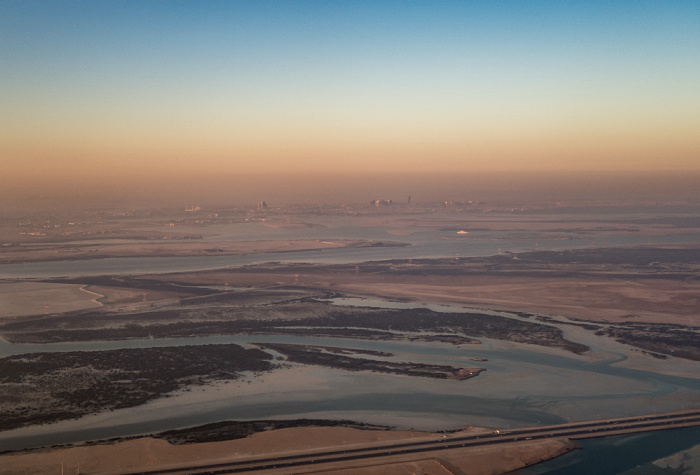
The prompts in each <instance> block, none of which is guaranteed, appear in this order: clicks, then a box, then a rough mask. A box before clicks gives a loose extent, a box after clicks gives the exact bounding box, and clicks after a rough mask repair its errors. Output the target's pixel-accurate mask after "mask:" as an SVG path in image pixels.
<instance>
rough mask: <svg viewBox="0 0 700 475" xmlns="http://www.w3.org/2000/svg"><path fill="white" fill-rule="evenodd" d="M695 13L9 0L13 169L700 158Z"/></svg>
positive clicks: (50, 180)
mask: <svg viewBox="0 0 700 475" xmlns="http://www.w3.org/2000/svg"><path fill="white" fill-rule="evenodd" d="M698 25H700V2H698V1H696V0H689V1H683V0H677V1H644V0H636V1H624V0H619V1H614V2H610V1H566V0H555V1H525V0H522V1H515V0H513V1H498V0H494V1H488V2H481V1H479V2H477V1H437V2H434V1H431V2H428V1H410V0H404V1H381V0H374V1H359V0H358V1H330V0H329V1H291V0H286V1H265V0H260V1H254V2H250V1H206V2H203V1H189V2H180V1H145V0H137V1H129V0H120V1H102V0H97V1H94V0H85V1H58V0H56V1H41V2H40V1H32V0H18V1H15V0H2V1H0V68H1V69H0V70H1V72H0V165H2V170H3V173H2V178H0V181H2V183H0V185H3V187H4V188H5V189H6V190H10V189H15V190H20V191H21V192H26V190H30V189H34V190H35V191H36V188H46V187H50V186H60V185H63V186H66V187H71V188H74V187H76V186H88V185H87V184H89V183H93V184H94V183H99V184H104V183H108V184H111V185H112V186H117V187H118V186H120V184H128V183H136V182H140V183H149V182H152V181H153V180H155V179H156V177H161V178H162V177H168V179H169V180H170V179H172V180H175V181H177V182H178V183H182V182H183V181H186V180H187V179H190V178H191V179H192V180H199V181H200V182H201V183H206V181H207V179H208V177H214V178H217V179H224V178H226V179H231V180H232V183H236V180H238V182H241V180H244V178H245V177H258V178H256V179H258V180H259V179H260V178H259V177H261V176H273V175H274V176H277V177H282V178H280V179H283V177H291V178H290V179H292V178H294V179H297V180H302V181H301V182H300V183H303V179H304V178H303V177H306V176H309V177H310V176H316V177H318V176H321V177H322V176H334V177H336V179H337V177H342V176H343V175H347V176H350V175H353V176H363V175H367V176H370V175H372V176H382V175H391V174H395V173H409V174H414V175H418V176H420V175H421V174H447V175H460V174H473V173H478V172H485V173H500V172H504V173H505V172H514V173H540V172H551V171H562V172H578V171H595V172H599V171H615V172H627V171H629V172H632V171H635V172H636V171H647V172H649V171H656V170H676V171H686V170H695V171H697V170H699V169H700V133H699V132H698V131H700V28H699V27H698ZM178 180H179V181H178ZM22 190H25V191H22Z"/></svg>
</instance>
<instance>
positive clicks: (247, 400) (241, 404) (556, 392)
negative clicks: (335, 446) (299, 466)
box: [0, 301, 700, 449]
mask: <svg viewBox="0 0 700 475" xmlns="http://www.w3.org/2000/svg"><path fill="white" fill-rule="evenodd" d="M363 302H364V304H365V305H370V304H374V303H375V302H373V301H363ZM346 303H357V302H354V301H352V302H346ZM385 305H387V306H393V305H397V306H410V305H413V306H415V304H405V303H392V302H388V303H385ZM438 309H439V310H441V311H450V310H461V311H466V310H465V309H457V308H455V309H453V308H451V307H444V306H438ZM563 327H564V328H566V327H565V326H563ZM576 333H577V337H578V339H579V341H580V342H582V343H586V344H589V345H590V346H591V347H592V351H591V352H589V353H587V354H585V355H574V354H572V353H569V352H566V351H564V350H560V349H552V348H545V347H539V346H536V345H525V344H515V343H509V342H504V341H499V340H491V339H485V338H482V339H480V340H481V341H482V343H481V344H475V345H460V346H455V345H451V344H446V343H434V342H430V343H427V342H418V341H412V342H411V341H365V340H354V339H344V338H317V337H297V336H284V335H234V336H212V337H201V338H180V339H164V340H130V341H113V342H84V343H60V344H48V345H10V344H7V343H0V355H2V356H5V355H9V354H21V353H28V352H34V351H50V352H53V351H75V350H86V351H93V350H99V349H117V348H136V347H149V346H178V345H188V344H210V343H236V344H243V345H247V344H251V343H256V342H261V343H264V342H271V343H294V344H306V345H319V346H335V347H343V348H356V349H363V350H377V351H383V352H390V353H392V354H393V356H392V357H391V360H394V361H416V362H424V363H435V364H446V365H452V366H459V367H479V368H485V369H486V371H485V372H482V373H481V374H480V375H479V376H478V377H476V378H472V379H469V380H465V381H454V380H441V379H432V378H418V377H410V376H402V375H393V374H378V373H372V372H367V371H358V372H349V371H342V370H336V369H329V368H323V367H315V366H307V367H301V366H293V367H292V368H290V369H280V370H275V371H273V372H271V373H264V374H263V375H262V376H261V377H254V376H253V375H244V377H243V378H242V379H241V380H238V381H235V382H230V383H217V384H214V385H212V386H208V387H195V388H193V389H192V390H191V391H186V392H182V393H178V394H175V395H173V397H169V398H164V399H159V400H156V401H152V402H149V403H147V404H145V405H143V406H140V407H135V408H129V409H120V410H116V411H113V412H110V413H104V414H97V415H93V416H88V417H84V418H82V419H80V420H77V421H65V422H60V423H57V424H52V425H49V426H41V427H28V428H22V429H17V430H13V431H7V432H2V433H0V445H2V446H3V447H4V448H6V449H18V448H25V447H32V446H42V445H47V444H48V445H51V444H58V443H70V442H80V441H84V440H91V439H106V438H112V437H125V436H132V435H139V434H146V433H152V432H157V431H162V430H168V429H174V428H178V427H185V426H191V425H199V424H205V423H209V422H215V421H219V420H225V419H247V420H254V419H265V418H271V419H273V418H274V419H296V418H330V419H352V420H355V421H360V422H369V423H375V424H386V425H390V426H395V427H398V428H415V429H420V430H430V431H435V430H452V429H457V428H460V427H464V426H468V425H473V426H486V427H494V428H513V427H521V426H530V425H547V424H557V423H562V422H566V421H577V420H588V419H599V418H606V417H621V416H630V415H638V414H648V413H654V412H666V411H672V410H677V409H685V408H690V407H694V406H695V405H696V404H697V401H698V400H699V399H700V378H694V377H681V376H672V375H669V374H663V371H661V370H662V369H663V367H661V368H660V369H661V370H660V369H659V365H662V366H663V365H664V364H666V365H669V368H670V367H671V366H673V365H674V364H676V362H674V361H673V359H669V360H666V361H663V362H659V361H657V360H652V359H651V358H650V357H646V358H648V360H649V362H650V363H652V362H653V363H654V365H655V366H654V368H656V369H651V370H641V369H635V368H631V367H624V366H620V365H619V364H620V363H624V362H626V361H627V357H628V355H629V353H630V352H629V350H628V349H627V348H626V347H624V346H623V345H620V344H618V343H616V342H614V341H612V340H610V339H607V338H604V337H597V336H595V335H593V334H592V333H590V332H581V331H577V332H576ZM582 335H583V336H585V337H586V338H585V340H583V339H582ZM635 357H637V358H639V356H638V355H636V356H635ZM473 358H479V359H486V360H487V361H474V360H473ZM682 364H683V365H684V366H685V367H686V374H688V373H689V374H700V363H697V362H682Z"/></svg>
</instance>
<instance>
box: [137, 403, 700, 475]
mask: <svg viewBox="0 0 700 475" xmlns="http://www.w3.org/2000/svg"><path fill="white" fill-rule="evenodd" d="M691 425H700V410H691V411H685V412H676V413H671V414H653V415H648V416H639V417H629V418H620V419H606V420H600V421H588V422H577V423H571V424H561V425H557V426H547V427H528V428H523V429H512V430H503V431H494V432H489V433H481V434H477V435H468V436H449V435H446V436H444V437H443V438H441V439H431V440H423V441H417V442H400V441H398V442H395V443H387V442H383V443H378V444H377V445H374V446H369V447H368V446H365V447H362V448H347V449H343V448H338V449H337V450H328V451H322V452H309V453H299V454H296V455H286V456H280V457H274V456H273V457H269V456H267V457H264V458H255V459H253V458H249V459H247V460H238V461H233V462H226V463H217V464H208V465H192V466H190V467H182V468H177V469H169V470H154V471H149V472H137V473H142V474H146V475H165V474H183V473H187V474H225V473H244V472H258V471H263V470H273V469H283V468H293V467H302V466H305V465H306V466H312V465H318V464H322V463H324V464H325V463H338V462H349V461H358V460H371V459H374V458H377V457H387V456H399V455H408V454H417V453H421V452H439V451H442V450H451V449H459V448H466V447H476V446H485V445H494V444H504V443H513V442H521V441H529V440H537V439H547V438H562V437H563V438H569V439H586V438H591V437H600V436H605V435H618V434H629V433H633V432H646V431H651V430H661V429H673V428H677V427H684V426H691ZM129 475H135V474H129Z"/></svg>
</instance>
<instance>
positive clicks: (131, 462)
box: [0, 427, 575, 475]
mask: <svg viewBox="0 0 700 475" xmlns="http://www.w3.org/2000/svg"><path fill="white" fill-rule="evenodd" d="M480 431H483V429H470V430H467V431H463V432H461V433H458V434H456V435H459V434H468V433H476V432H480ZM441 437H442V435H440V434H430V433H425V432H413V431H374V430H357V429H348V428H342V427H330V428H321V427H308V428H291V429H279V430H274V431H267V432H261V433H257V434H254V435H252V436H250V437H247V438H245V439H238V440H232V441H225V442H210V443H202V444H189V445H182V446H174V445H171V444H169V443H168V442H166V441H165V440H162V439H154V438H150V437H144V438H139V439H134V440H128V441H123V442H116V443H113V444H106V445H94V446H83V447H71V448H58V449H52V450H47V451H36V452H28V453H17V454H5V455H0V466H2V473H4V474H8V475H9V474H26V473H33V474H55V473H75V472H76V471H78V470H79V473H91V474H117V473H125V472H138V471H148V470H162V469H175V468H177V467H182V466H191V465H193V464H210V463H221V462H226V461H232V460H240V459H245V458H247V457H253V456H260V455H264V454H274V455H277V456H279V455H291V454H294V453H298V452H305V451H310V450H312V451H322V450H329V449H332V448H335V447H343V448H359V447H363V446H366V445H368V444H372V443H376V442H380V441H384V442H388V441H394V442H399V441H401V442H411V441H420V440H435V439H439V438H441ZM507 445H508V447H505V446H495V447H489V448H469V449H460V450H458V451H450V452H449V453H438V454H436V455H433V454H430V453H427V454H421V455H414V456H409V457H408V460H407V461H399V462H397V461H391V462H389V463H387V462H384V463H381V464H380V465H375V466H367V464H368V462H364V464H365V466H364V467H363V468H362V469H361V472H362V473H383V474H392V473H406V469H407V468H409V469H410V468H411V467H413V468H423V469H424V470H425V469H430V468H431V467H433V468H434V467H440V466H442V467H444V466H445V465H447V466H452V467H462V469H463V470H466V471H467V473H473V474H479V473H484V474H485V473H503V472H507V471H510V470H514V469H517V468H520V467H523V466H526V465H530V464H533V463H536V462H539V461H543V460H547V459H550V458H552V457H554V456H557V455H560V454H562V453H564V452H566V451H568V450H571V449H572V448H574V447H575V445H574V444H572V443H571V442H567V441H560V440H549V441H546V442H535V443H520V444H507ZM369 463H372V462H369ZM344 465H347V464H344ZM337 468H338V471H337V473H358V469H357V468H356V469H354V470H350V469H345V470H344V469H343V466H338V467H337ZM413 471H414V472H415V470H413ZM280 473H282V472H280ZM299 473H304V472H303V471H302V472H299ZM327 473H328V472H327ZM333 473H336V471H335V470H333ZM408 473H411V472H408ZM424 473H450V472H433V471H431V470H429V471H427V472H424Z"/></svg>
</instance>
